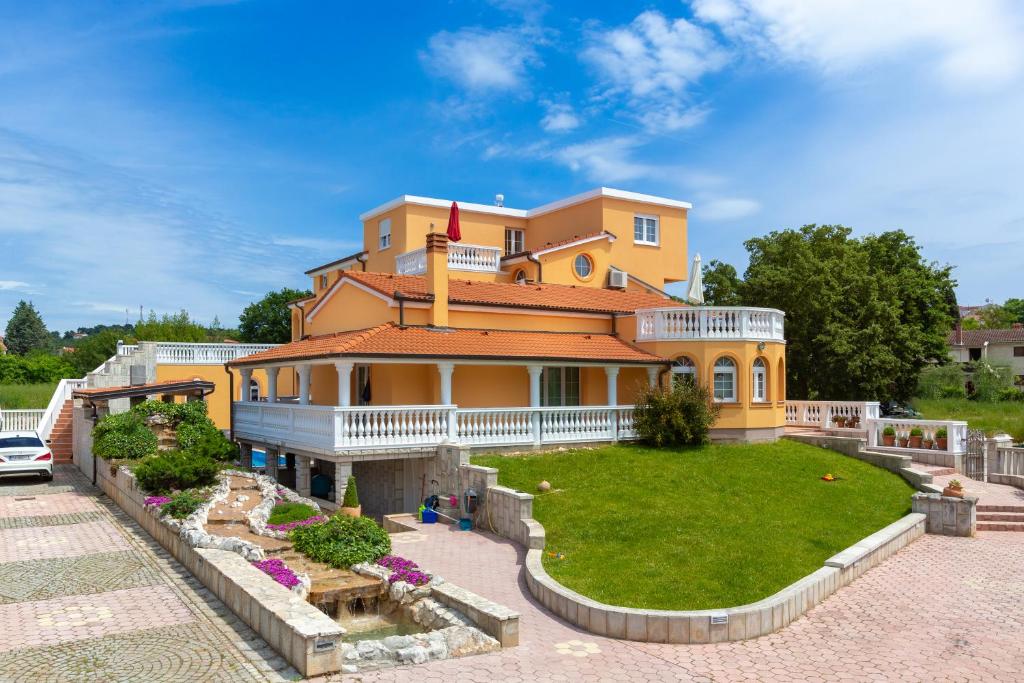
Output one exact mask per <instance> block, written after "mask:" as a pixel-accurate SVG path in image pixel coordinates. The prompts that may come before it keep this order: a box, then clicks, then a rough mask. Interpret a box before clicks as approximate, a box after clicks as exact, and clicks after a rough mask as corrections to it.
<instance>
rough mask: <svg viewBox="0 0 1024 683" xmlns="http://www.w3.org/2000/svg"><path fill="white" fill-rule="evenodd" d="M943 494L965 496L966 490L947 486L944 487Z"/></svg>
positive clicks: (957, 496)
mask: <svg viewBox="0 0 1024 683" xmlns="http://www.w3.org/2000/svg"><path fill="white" fill-rule="evenodd" d="M942 495H944V496H947V497H949V498H963V497H964V490H963V489H951V488H949V487H948V486H947V487H946V488H944V489H942Z"/></svg>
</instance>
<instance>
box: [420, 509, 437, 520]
mask: <svg viewBox="0 0 1024 683" xmlns="http://www.w3.org/2000/svg"><path fill="white" fill-rule="evenodd" d="M423 523H424V524H436V523H437V510H431V509H430V508H427V509H426V510H424V511H423Z"/></svg>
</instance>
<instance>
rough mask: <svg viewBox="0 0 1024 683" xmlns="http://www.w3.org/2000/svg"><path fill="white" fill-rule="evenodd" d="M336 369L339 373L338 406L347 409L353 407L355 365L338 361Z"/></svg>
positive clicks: (335, 365)
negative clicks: (353, 372) (353, 371)
mask: <svg viewBox="0 0 1024 683" xmlns="http://www.w3.org/2000/svg"><path fill="white" fill-rule="evenodd" d="M334 367H335V369H336V370H337V371H338V405H339V406H342V407H345V408H347V407H348V406H350V405H352V368H353V367H354V364H353V363H350V362H347V361H338V362H337V363H335V364H334Z"/></svg>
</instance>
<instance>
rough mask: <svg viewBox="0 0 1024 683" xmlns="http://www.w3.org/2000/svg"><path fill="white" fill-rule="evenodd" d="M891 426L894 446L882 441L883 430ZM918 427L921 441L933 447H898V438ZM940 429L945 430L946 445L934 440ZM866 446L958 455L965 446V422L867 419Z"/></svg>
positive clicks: (908, 435)
mask: <svg viewBox="0 0 1024 683" xmlns="http://www.w3.org/2000/svg"><path fill="white" fill-rule="evenodd" d="M886 427H892V429H893V431H895V432H896V439H897V442H896V446H886V445H885V441H884V438H883V437H884V434H883V432H884V430H885V428H886ZM915 428H917V429H920V430H921V433H922V441H932V442H933V448H932V449H925V448H909V447H899V439H900V438H908V439H909V437H910V432H911V430H913V429H915ZM940 429H945V430H946V447H945V448H940V447H939V445H938V443H937V442H936V440H937V439H938V436H937V434H938V432H939V430H940ZM867 430H868V447H869V448H898V449H899V450H901V451H922V452H926V451H928V450H936V451H939V452H943V453H947V454H950V455H960V454H962V453H964V452H965V450H966V446H967V423H966V422H962V421H960V420H915V419H906V418H877V419H871V420H868V421H867Z"/></svg>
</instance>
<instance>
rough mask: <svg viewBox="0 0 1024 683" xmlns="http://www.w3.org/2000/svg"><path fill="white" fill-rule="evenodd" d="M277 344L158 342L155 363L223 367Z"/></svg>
mask: <svg viewBox="0 0 1024 683" xmlns="http://www.w3.org/2000/svg"><path fill="white" fill-rule="evenodd" d="M276 346H277V344H188V343H184V342H158V343H157V345H156V362H157V363H158V364H163V365H223V364H224V363H227V362H229V361H233V360H238V359H239V358H245V357H246V356H251V355H252V354H254V353H259V352H261V351H267V350H269V349H272V348H274V347H276Z"/></svg>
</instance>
